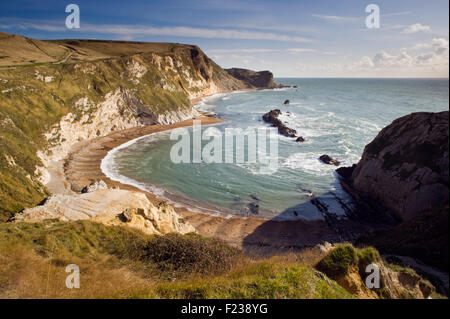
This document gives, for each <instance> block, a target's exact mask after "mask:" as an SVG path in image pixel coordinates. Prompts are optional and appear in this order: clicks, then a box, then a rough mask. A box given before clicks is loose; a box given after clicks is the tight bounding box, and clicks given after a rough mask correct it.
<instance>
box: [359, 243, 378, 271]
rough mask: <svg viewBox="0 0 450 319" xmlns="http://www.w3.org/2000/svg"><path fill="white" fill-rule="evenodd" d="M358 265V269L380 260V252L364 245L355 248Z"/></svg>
mask: <svg viewBox="0 0 450 319" xmlns="http://www.w3.org/2000/svg"><path fill="white" fill-rule="evenodd" d="M357 255H358V265H359V268H360V269H365V268H366V266H367V265H370V264H372V263H375V262H376V261H378V260H380V259H381V257H380V253H379V252H378V250H376V249H375V248H373V247H366V248H362V249H358V250H357Z"/></svg>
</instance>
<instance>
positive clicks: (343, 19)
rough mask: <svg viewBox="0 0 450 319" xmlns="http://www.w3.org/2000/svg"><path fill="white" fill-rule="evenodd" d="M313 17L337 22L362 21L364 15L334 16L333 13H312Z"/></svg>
mask: <svg viewBox="0 0 450 319" xmlns="http://www.w3.org/2000/svg"><path fill="white" fill-rule="evenodd" d="M312 16H313V17H315V18H319V19H322V20H327V21H337V22H357V21H363V20H364V17H362V16H361V17H344V16H334V15H325V14H313V15H312Z"/></svg>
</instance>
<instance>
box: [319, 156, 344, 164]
mask: <svg viewBox="0 0 450 319" xmlns="http://www.w3.org/2000/svg"><path fill="white" fill-rule="evenodd" d="M319 160H321V161H322V162H323V163H325V164H328V165H334V166H339V165H340V164H341V163H340V162H339V161H338V160H335V159H334V158H332V157H331V156H329V155H327V154H324V155H321V156H320V157H319Z"/></svg>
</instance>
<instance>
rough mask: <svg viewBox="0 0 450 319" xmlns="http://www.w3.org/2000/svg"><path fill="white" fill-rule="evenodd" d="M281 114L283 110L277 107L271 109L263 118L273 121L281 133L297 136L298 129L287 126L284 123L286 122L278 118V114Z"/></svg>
mask: <svg viewBox="0 0 450 319" xmlns="http://www.w3.org/2000/svg"><path fill="white" fill-rule="evenodd" d="M280 114H281V111H280V110H278V109H276V110H271V111H270V112H267V113H266V114H264V115H263V120H264V121H266V122H268V123H271V124H272V126H273V127H276V128H278V132H279V133H280V134H281V135H284V136H286V137H296V134H297V131H296V130H294V129H292V128H289V127H287V126H286V125H284V123H283V122H282V121H280V119H278V116H279V115H280Z"/></svg>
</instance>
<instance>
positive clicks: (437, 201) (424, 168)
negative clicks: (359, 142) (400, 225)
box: [347, 111, 449, 220]
mask: <svg viewBox="0 0 450 319" xmlns="http://www.w3.org/2000/svg"><path fill="white" fill-rule="evenodd" d="M448 143H449V112H448V111H446V112H440V113H423V112H422V113H413V114H411V115H408V116H404V117H402V118H399V119H397V120H395V121H394V122H392V124H390V125H389V126H387V127H385V128H384V129H383V130H382V131H381V132H380V133H379V134H378V135H377V137H376V138H375V139H374V140H373V141H372V142H371V143H370V144H368V145H367V146H366V147H365V149H364V153H363V155H362V158H361V160H360V161H359V163H358V164H357V165H356V166H355V167H354V169H353V171H352V172H351V175H350V182H351V184H352V187H353V188H354V189H355V190H356V191H359V192H363V193H365V194H368V195H369V196H370V197H371V198H372V199H374V200H376V201H379V202H380V203H381V204H382V205H383V206H385V207H386V208H388V209H389V210H391V211H392V212H393V213H395V214H396V215H397V216H398V217H399V218H400V219H401V220H411V219H413V218H414V217H416V216H418V214H420V213H421V212H422V211H424V210H426V209H430V208H432V207H434V206H438V205H442V204H445V203H448V201H449V158H448V152H449V144H448ZM347 175H349V172H347Z"/></svg>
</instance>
